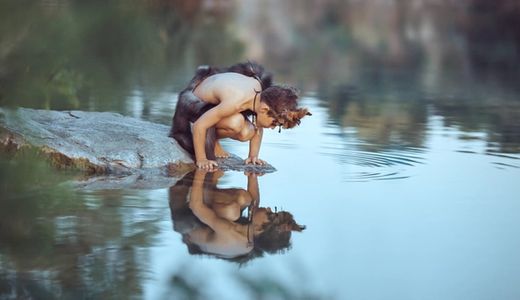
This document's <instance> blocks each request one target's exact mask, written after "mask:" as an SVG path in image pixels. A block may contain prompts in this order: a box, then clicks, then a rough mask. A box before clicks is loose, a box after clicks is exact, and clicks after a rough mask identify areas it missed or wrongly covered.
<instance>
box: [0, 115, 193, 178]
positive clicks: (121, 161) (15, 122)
mask: <svg viewBox="0 0 520 300" xmlns="http://www.w3.org/2000/svg"><path fill="white" fill-rule="evenodd" d="M0 128H2V130H1V131H0V143H1V144H2V145H3V146H4V148H8V149H15V150H16V149H20V148H22V147H25V146H34V147H36V148H38V149H40V150H41V152H42V153H44V154H46V155H47V156H48V157H49V158H50V159H51V162H52V163H53V164H54V165H56V166H58V167H72V168H77V169H80V170H85V171H87V172H89V173H93V174H127V175H129V174H135V173H140V172H143V171H146V170H157V169H162V170H164V171H165V172H166V171H168V170H171V169H175V170H179V171H180V170H184V169H185V170H186V171H188V170H189V169H192V168H193V160H192V159H191V158H190V156H189V155H188V154H187V153H186V152H185V151H184V150H183V149H181V147H179V146H178V144H177V142H176V141H175V140H174V139H172V138H169V137H168V131H169V128H168V126H166V125H161V124H154V123H151V122H146V121H142V120H139V119H135V118H130V117H125V116H122V115H120V114H116V113H109V112H82V111H51V110H34V109H25V108H19V109H16V110H9V109H0Z"/></svg>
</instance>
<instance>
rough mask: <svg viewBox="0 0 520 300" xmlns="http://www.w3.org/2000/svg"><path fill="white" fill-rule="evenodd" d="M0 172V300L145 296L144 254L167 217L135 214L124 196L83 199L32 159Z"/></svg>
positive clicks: (22, 159)
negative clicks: (160, 220) (158, 223)
mask: <svg viewBox="0 0 520 300" xmlns="http://www.w3.org/2000/svg"><path fill="white" fill-rule="evenodd" d="M0 166H1V170H0V187H1V190H2V199H1V201H0V298H3V297H4V296H7V295H12V294H13V293H16V295H17V296H18V297H21V298H36V299H40V298H46V297H50V298H53V297H59V298H67V299H69V298H85V297H86V298H107V297H108V298H114V297H116V298H122V299H128V298H130V297H131V296H132V297H133V296H135V295H138V294H140V293H141V282H142V280H143V279H144V276H145V271H146V259H147V257H146V252H143V250H139V249H142V248H143V247H148V246H149V245H150V244H151V243H152V239H153V237H154V235H155V234H154V233H156V232H157V228H156V225H155V224H156V219H157V218H159V217H160V216H161V215H162V213H161V212H159V211H157V212H147V213H146V215H147V216H146V217H143V216H142V215H143V212H142V211H141V212H140V214H136V212H135V211H133V210H132V209H129V208H125V203H127V202H128V200H124V199H125V198H124V196H123V195H122V194H121V193H120V192H110V193H104V194H100V195H80V194H78V193H76V192H74V191H73V190H72V189H71V188H70V187H68V186H64V185H62V184H60V182H63V180H65V179H66V178H67V176H66V175H60V174H55V173H54V172H53V171H52V170H51V169H50V168H49V167H48V166H47V165H46V164H45V163H41V162H39V160H38V158H36V157H34V158H33V157H32V156H30V155H29V156H23V157H20V158H19V159H15V160H10V161H0ZM139 210H142V209H139ZM137 215H139V216H137Z"/></svg>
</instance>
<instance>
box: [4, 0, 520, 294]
mask: <svg viewBox="0 0 520 300" xmlns="http://www.w3.org/2000/svg"><path fill="white" fill-rule="evenodd" d="M412 2H413V1H411V2H409V3H408V2H406V1H405V2H402V4H399V5H398V4H387V5H383V4H381V3H379V2H377V1H375V2H371V1H366V4H363V3H358V2H357V1H352V2H349V1H346V2H345V3H344V4H338V3H336V2H335V1H324V2H323V3H322V4H319V5H318V4H309V3H305V4H303V3H301V2H299V1H294V2H287V3H290V4H274V3H271V4H269V5H265V7H263V8H262V9H258V8H259V5H260V4H259V3H258V2H256V1H250V2H248V5H244V6H240V5H237V6H236V7H235V6H233V7H234V8H233V9H230V8H229V7H227V6H224V7H220V6H219V5H216V6H207V5H203V4H202V3H203V2H200V3H199V2H197V1H194V2H193V3H197V4H194V6H193V7H190V6H183V5H180V6H179V4H177V6H176V5H175V4H169V2H167V1H166V2H162V1H148V2H142V3H141V2H135V3H133V4H132V5H130V4H124V5H123V4H121V3H118V2H117V1H110V2H108V4H106V5H104V6H103V9H101V10H100V9H99V5H98V4H95V3H94V2H92V3H90V2H89V3H90V4H88V3H80V2H76V1H41V2H35V3H34V5H29V6H23V7H22V6H20V5H19V4H16V3H15V2H14V1H13V2H12V3H10V2H9V1H8V2H5V3H2V4H1V5H2V6H3V8H5V9H0V14H1V15H2V18H0V20H1V21H0V24H1V26H0V29H1V30H2V31H1V32H2V36H1V42H2V43H0V50H1V51H0V63H1V65H2V67H0V101H1V102H0V103H1V105H2V106H24V107H35V108H51V109H82V110H92V111H115V112H119V113H122V114H124V115H129V116H134V117H136V118H141V119H144V120H149V121H153V122H158V123H163V124H169V122H170V118H171V116H172V114H173V109H174V106H175V103H176V98H177V93H178V91H179V90H181V89H182V87H183V85H184V84H185V83H186V82H187V80H189V78H190V76H191V74H192V72H193V70H194V69H195V67H196V66H197V65H199V64H217V65H225V64H229V63H234V62H236V61H237V60H245V59H247V58H253V59H256V60H258V61H260V62H261V63H263V64H265V65H266V67H268V69H270V70H272V71H273V72H274V73H275V79H277V80H278V81H282V82H288V83H291V84H293V85H296V86H298V87H299V88H300V89H301V90H302V105H304V106H307V107H308V108H309V110H310V111H311V112H312V113H313V115H312V116H310V117H306V118H305V119H304V120H303V121H302V124H301V126H299V127H298V128H295V129H293V130H282V132H281V133H278V132H277V130H273V131H267V132H266V134H265V137H264V142H263V144H262V149H261V158H262V159H265V160H267V161H268V162H269V163H271V164H272V165H273V166H275V167H276V168H277V170H278V171H277V172H275V173H272V174H265V175H263V176H260V177H258V185H259V194H260V205H261V206H263V207H270V208H272V209H273V210H275V209H276V210H277V211H282V210H283V211H288V212H290V213H291V214H292V215H293V216H294V219H295V220H296V222H298V223H299V224H303V225H305V226H306V229H305V230H304V231H302V232H294V233H293V234H292V235H291V246H290V248H289V249H286V250H284V251H282V252H281V253H274V254H269V253H264V255H263V256H262V257H257V258H253V259H251V260H249V261H247V262H246V263H242V264H240V263H237V262H232V261H229V260H225V259H221V258H217V257H215V256H212V255H200V254H193V255H192V254H190V253H189V250H188V247H187V245H186V244H185V243H184V242H183V239H182V234H181V233H180V232H179V231H177V230H175V229H174V225H175V220H174V219H172V211H171V203H170V199H171V196H172V194H171V193H172V192H171V191H172V187H165V188H163V189H156V190H132V189H114V190H85V189H77V188H74V186H73V184H71V182H73V181H75V180H81V179H82V178H83V176H84V175H82V174H78V173H76V172H72V171H71V172H69V171H66V172H65V171H57V170H54V169H52V168H51V167H49V166H48V165H47V163H45V162H43V161H41V160H40V159H39V158H38V157H37V156H36V155H35V154H34V153H31V152H30V151H27V152H25V153H21V154H17V155H15V156H13V155H12V154H9V153H2V155H1V156H0V170H1V171H0V179H1V180H0V187H1V199H0V298H7V299H11V298H13V299H15V298H24V297H26V298H31V297H32V298H37V299H41V298H145V299H165V298H166V299H167V298H175V299H178V298H197V297H199V298H223V299H244V298H253V297H255V296H258V297H266V298H275V299H298V298H318V299H323V298H325V299H518V298H520V288H519V287H518V285H517V283H516V281H517V280H516V278H518V277H519V276H520V258H519V256H518V254H517V252H518V251H517V249H518V248H519V247H520V220H519V219H518V216H517V212H518V211H519V209H520V202H519V201H518V195H519V194H520V186H519V185H518V183H517V182H518V179H519V178H520V123H519V122H520V121H519V120H520V103H519V95H520V92H519V89H518V85H517V83H516V81H517V79H518V78H519V77H518V75H519V74H518V70H520V69H519V68H518V66H519V62H520V59H519V57H518V54H517V53H518V51H516V50H517V49H518V47H519V45H518V40H519V39H517V37H518V32H517V30H516V29H515V28H518V27H515V26H514V25H515V24H516V23H515V22H518V21H517V20H518V18H517V17H515V16H517V14H516V12H517V11H518V10H517V9H516V10H515V6H514V5H512V6H508V5H509V4H507V3H508V2H507V1H505V2H504V4H496V5H487V4H485V3H483V2H482V3H481V2H479V1H461V2H460V3H459V2H458V4H457V5H455V4H453V3H450V2H443V1H440V2H439V5H433V6H430V5H428V4H417V3H415V2H413V3H415V4H413V3H412ZM125 3H126V2H125ZM204 3H205V2H204ZM284 3H285V2H284ZM320 3H321V2H320ZM378 3H379V4H378ZM400 3H401V2H400ZM255 8H256V9H255ZM8 12H9V13H8ZM283 12H286V14H283ZM289 12H290V13H289ZM309 12H314V13H309ZM279 14H282V15H285V16H288V17H285V18H275V17H276V16H279ZM361 16H363V17H361ZM265 18H268V19H269V20H272V22H269V23H268V24H267V25H266V23H265V22H261V20H265ZM49 20H52V22H49ZM246 20H247V21H246ZM497 20H503V22H497ZM260 25H262V26H260ZM215 45H217V46H215ZM265 45H270V46H269V47H265ZM273 45H276V46H273ZM288 53H290V54H288ZM223 144H224V147H226V148H227V149H228V150H229V151H231V152H232V153H235V154H237V155H239V156H241V157H245V156H246V155H247V151H248V147H247V145H246V144H242V143H237V142H231V141H230V142H224V143H223ZM188 185H189V184H188ZM217 185H218V187H219V188H220V189H230V188H235V189H238V190H247V177H246V175H244V174H242V173H239V172H226V173H225V174H223V176H222V177H221V178H220V179H219V180H218V184H217Z"/></svg>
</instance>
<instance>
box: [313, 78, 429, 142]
mask: <svg viewBox="0 0 520 300" xmlns="http://www.w3.org/2000/svg"><path fill="white" fill-rule="evenodd" d="M385 92H386V90H385V89H383V90H382V91H372V92H371V93H366V94H365V93H360V92H359V91H358V90H356V89H355V88H354V87H351V86H348V85H344V86H339V87H337V88H334V89H332V90H330V93H327V94H325V92H323V93H322V97H323V98H324V99H325V100H326V101H327V105H328V106H329V109H330V114H331V117H332V118H333V119H334V120H336V122H338V123H339V125H341V126H342V127H345V128H349V127H350V128H355V130H356V135H357V136H358V137H359V138H360V139H361V140H363V141H365V142H366V145H365V147H371V148H373V149H372V150H380V149H379V148H380V147H396V146H410V147H421V146H422V144H423V142H424V137H425V125H426V118H427V112H426V106H425V105H424V103H420V102H419V103H418V102H413V101H401V99H399V98H393V97H392V95H385Z"/></svg>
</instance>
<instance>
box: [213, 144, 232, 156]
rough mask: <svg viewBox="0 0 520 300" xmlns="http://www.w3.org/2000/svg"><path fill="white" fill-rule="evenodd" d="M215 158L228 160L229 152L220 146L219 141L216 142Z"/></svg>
mask: <svg viewBox="0 0 520 300" xmlns="http://www.w3.org/2000/svg"><path fill="white" fill-rule="evenodd" d="M215 156H216V157H218V158H228V157H229V152H226V151H225V150H224V149H223V148H222V146H221V145H220V143H219V141H216V142H215Z"/></svg>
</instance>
